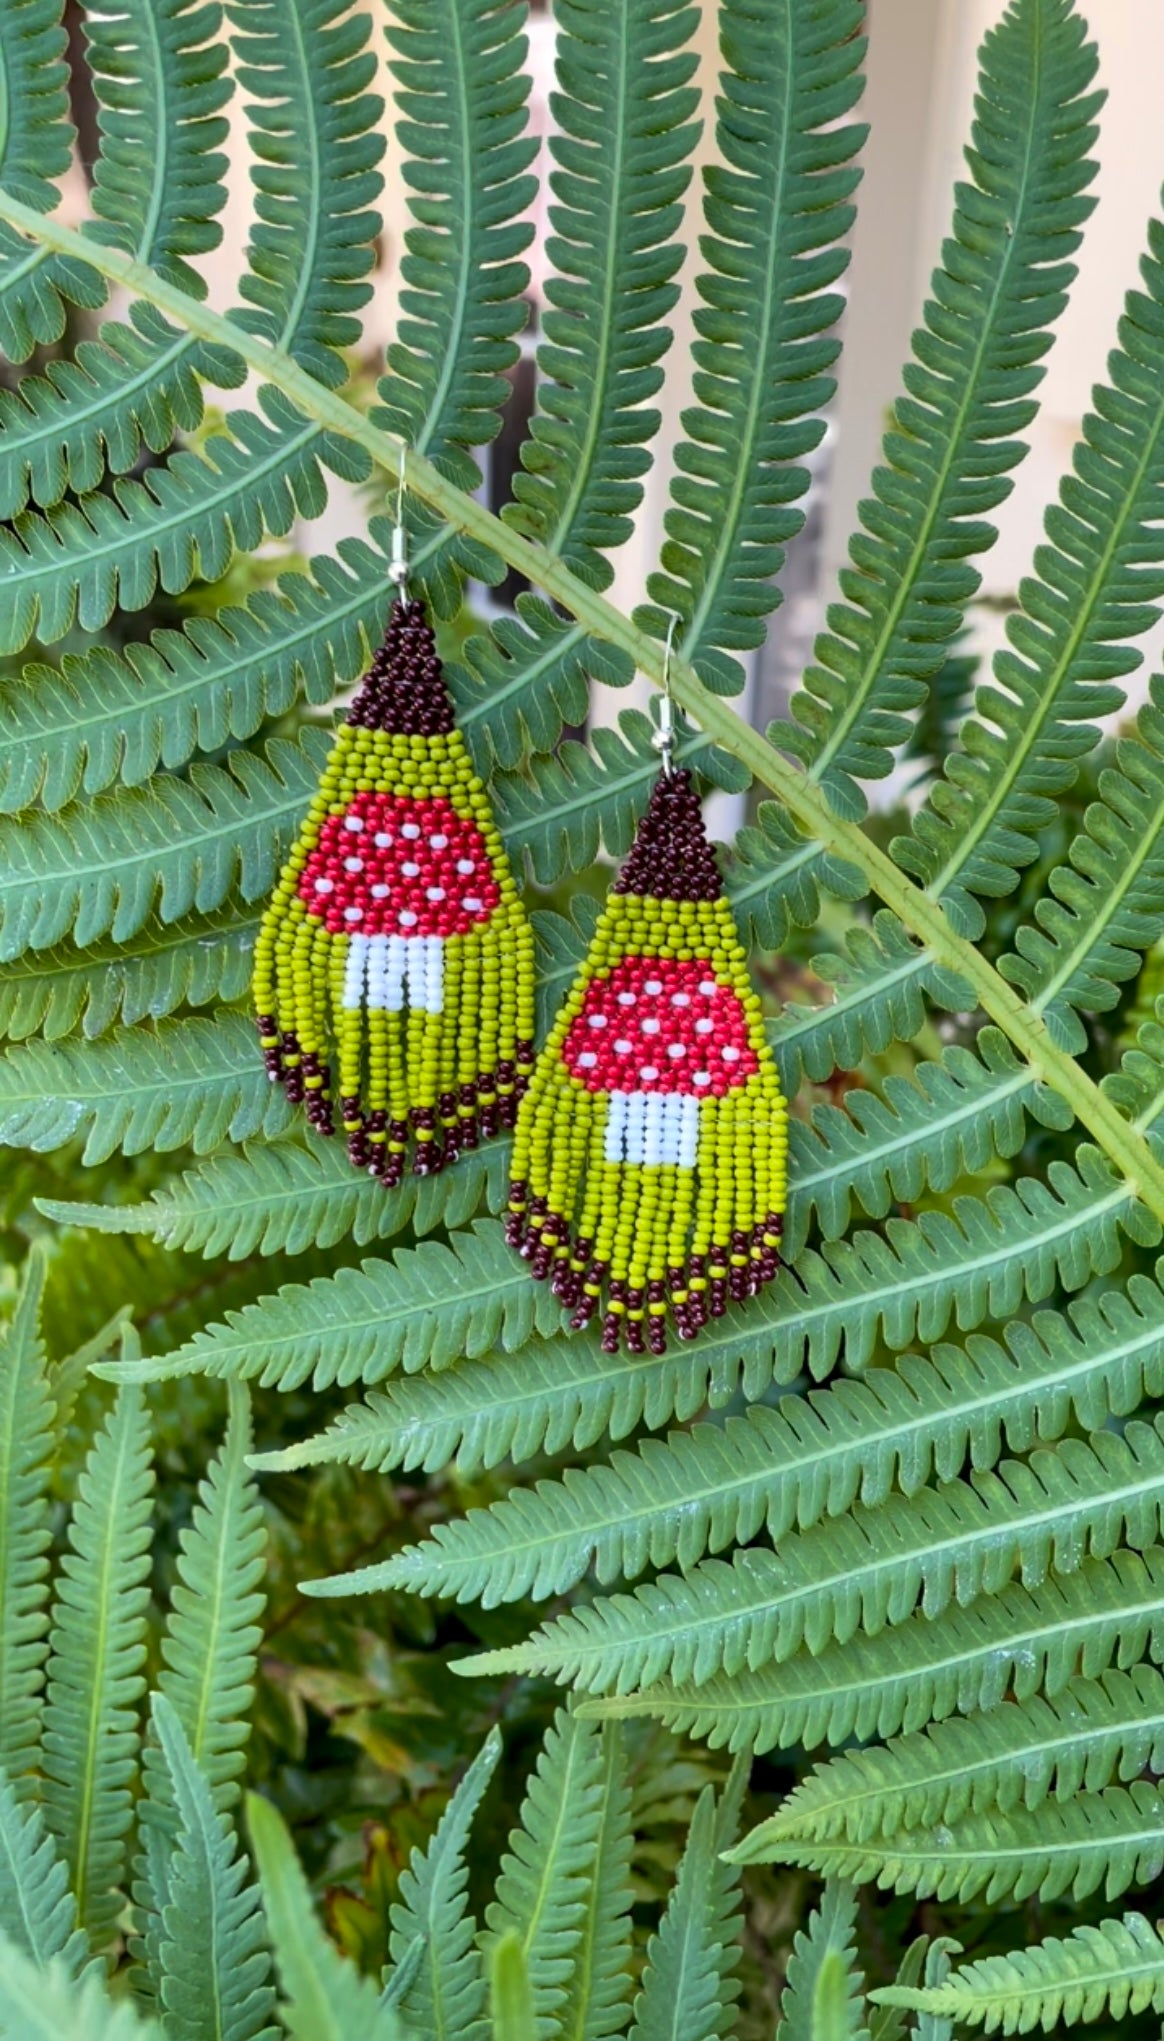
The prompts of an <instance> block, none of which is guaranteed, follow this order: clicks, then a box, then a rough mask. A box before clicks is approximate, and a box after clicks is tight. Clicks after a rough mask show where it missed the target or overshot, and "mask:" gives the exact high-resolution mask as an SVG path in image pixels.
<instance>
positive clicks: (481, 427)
mask: <svg viewBox="0 0 1164 2041" xmlns="http://www.w3.org/2000/svg"><path fill="white" fill-rule="evenodd" d="M523 25H524V16H523V15H522V13H521V12H520V11H519V10H518V9H516V8H507V7H504V6H499V5H498V4H497V0H467V4H456V0H438V4H437V5H435V6H434V5H429V4H425V0H400V4H399V5H398V6H397V7H396V8H395V9H394V11H393V21H392V25H391V27H390V29H389V32H388V34H389V43H390V46H391V49H392V52H393V57H392V63H393V70H394V74H395V82H396V102H397V106H398V108H399V112H400V116H401V121H400V129H399V132H400V136H401V140H402V142H403V145H404V147H405V148H406V149H407V150H408V151H409V153H410V156H411V162H410V167H409V185H410V188H411V190H412V191H413V192H415V193H416V194H417V196H416V197H415V198H414V199H412V200H411V210H412V216H413V223H412V225H411V226H409V227H408V228H407V230H406V232H405V236H404V247H405V255H404V260H403V263H402V277H403V283H404V289H403V290H402V293H401V311H402V315H403V316H402V318H401V320H400V322H399V325H398V328H397V334H396V338H395V340H394V341H393V342H392V344H391V345H390V347H389V349H388V366H389V369H390V371H391V373H390V375H389V376H388V377H387V378H386V379H385V380H384V381H383V382H382V383H381V385H380V398H381V408H380V409H379V410H377V411H375V412H374V413H373V416H374V418H375V420H376V422H377V423H378V424H381V425H384V426H386V427H387V429H388V431H390V432H393V433H396V434H398V435H399V437H400V438H401V439H403V440H404V441H405V442H406V444H407V445H408V446H410V447H414V448H415V449H416V451H417V452H418V453H423V454H427V455H428V456H429V457H430V458H432V459H435V460H437V461H439V462H441V463H442V465H443V464H447V465H448V468H449V471H450V473H452V474H453V475H454V477H455V478H456V479H457V480H458V481H459V482H460V483H461V485H462V486H463V487H466V488H468V489H474V488H476V486H477V484H478V482H479V480H480V475H479V471H478V469H477V465H476V463H475V462H474V461H473V460H472V459H471V457H470V454H469V451H468V450H469V449H470V448H472V447H479V446H484V445H485V444H486V443H487V442H488V441H490V440H492V439H494V438H495V437H496V435H497V432H498V430H499V428H500V411H501V407H502V405H503V404H504V402H505V399H506V395H507V392H508V385H507V383H506V380H505V372H506V370H507V369H508V368H510V367H511V366H512V364H513V362H514V361H515V360H516V358H517V353H518V349H517V346H516V344H515V342H514V339H513V335H514V334H516V333H517V332H519V331H520V329H521V327H522V326H523V325H524V324H525V320H526V316H527V310H526V306H525V303H524V301H523V293H524V292H525V290H526V289H527V287H528V284H529V271H528V269H527V267H526V265H525V263H524V262H522V261H520V260H519V258H520V256H521V254H522V251H523V250H524V249H525V248H526V247H528V245H529V242H530V240H531V238H532V234H533V228H532V227H531V225H530V224H529V222H528V220H526V219H525V218H523V215H524V214H525V213H526V211H527V209H528V207H529V205H530V203H531V201H532V200H533V197H534V195H535V193H536V190H537V184H536V180H535V179H534V178H533V177H531V176H530V175H529V174H528V172H529V166H530V164H531V162H532V161H533V159H534V156H535V155H536V153H537V143H536V140H535V139H534V138H532V137H530V136H528V135H527V134H526V132H525V129H526V120H527V115H526V99H527V96H528V93H529V81H528V78H527V77H526V75H525V73H524V71H523V68H522V66H523V63H524V60H525V56H526V53H527V48H528V45H527V42H526V38H525V37H524V35H523V34H522V33H521V30H522V27H523Z"/></svg>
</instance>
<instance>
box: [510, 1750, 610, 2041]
mask: <svg viewBox="0 0 1164 2041" xmlns="http://www.w3.org/2000/svg"><path fill="white" fill-rule="evenodd" d="M604 1779H605V1765H604V1763H603V1739H602V1735H601V1733H600V1732H599V1731H598V1730H596V1729H595V1728H594V1727H593V1726H592V1725H591V1724H590V1723H586V1722H580V1721H579V1720H578V1718H577V1717H576V1716H575V1715H572V1714H568V1713H567V1712H566V1711H565V1710H564V1709H559V1710H558V1713H557V1714H556V1715H555V1717H554V1720H553V1722H552V1723H551V1725H550V1728H549V1729H548V1730H547V1732H546V1739H545V1744H544V1746H543V1748H542V1750H541V1752H540V1754H539V1757H538V1761H537V1765H536V1767H535V1769H534V1771H533V1772H532V1773H531V1775H530V1779H529V1783H528V1786H527V1788H526V1794H525V1799H524V1801H523V1802H522V1808H521V1816H520V1826H519V1827H518V1828H515V1829H514V1830H513V1831H512V1833H511V1835H510V1838H509V1845H510V1846H509V1850H508V1851H507V1852H506V1854H505V1855H504V1856H503V1857H502V1859H501V1868H500V1870H499V1872H498V1875H497V1884H496V1887H495V1897H494V1898H493V1899H492V1900H491V1902H490V1904H489V1906H488V1907H487V1909H486V1913H485V1921H486V1927H485V1929H484V1930H483V1931H482V1935H481V1946H482V1948H483V1949H484V1951H485V1953H486V1955H488V1954H489V1953H490V1952H491V1951H492V1950H493V1949H494V1948H495V1947H496V1946H497V1944H498V1943H499V1942H500V1941H501V1940H502V1938H503V1937H504V1936H505V1935H506V1934H508V1933H512V1934H515V1935H516V1936H517V1938H518V1941H519V1943H520V1945H521V1951H522V1954H523V1956H524V1957H525V1961H526V1966H527V1969H528V1972H529V1980H530V1991H531V1995H532V1998H533V2004H534V2013H535V2017H536V2021H537V2032H538V2034H539V2036H540V2037H541V2041H550V2037H552V2036H557V2035H559V2034H560V2033H561V2031H562V2030H561V2017H562V2013H563V2011H564V2009H565V2007H566V2006H567V2005H568V2003H569V2000H570V1989H571V1977H572V1972H573V1965H574V1960H575V1958H576V1956H577V1954H578V1952H579V1950H580V1947H581V1945H582V1941H583V1937H584V1934H585V1931H586V1928H587V1926H588V1924H589V1922H590V1919H591V1904H592V1901H591V1894H592V1889H593V1884H594V1879H595V1877H596V1875H597V1866H598V1856H599V1842H600V1837H601V1835H602V1829H603V1808H602V1790H603V1783H604Z"/></svg>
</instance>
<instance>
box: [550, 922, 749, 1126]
mask: <svg viewBox="0 0 1164 2041" xmlns="http://www.w3.org/2000/svg"><path fill="white" fill-rule="evenodd" d="M562 1058H563V1061H564V1062H565V1064H566V1068H567V1069H568V1070H569V1071H570V1073H571V1075H572V1076H574V1077H577V1078H578V1079H579V1081H580V1082H581V1083H582V1084H584V1085H585V1086H586V1089H587V1091H647V1092H651V1091H664V1092H682V1093H684V1094H685V1095H686V1096H688V1097H691V1098H722V1097H723V1095H724V1093H725V1092H728V1091H731V1090H733V1089H735V1088H736V1087H737V1086H738V1085H741V1084H744V1083H745V1082H746V1080H747V1079H748V1078H749V1077H751V1076H752V1075H753V1074H754V1072H755V1071H756V1070H757V1069H758V1067H759V1066H758V1063H757V1060H756V1055H755V1051H754V1050H753V1049H752V1047H751V1044H750V1043H749V1041H748V1023H747V1016H746V1015H745V1013H744V1009H743V1006H742V1005H741V1003H740V999H739V995H738V994H737V993H736V992H735V990H734V989H733V987H732V986H730V985H725V984H724V983H723V982H722V980H720V979H717V978H716V975H715V972H714V970H713V968H712V966H711V964H710V962H709V961H708V960H707V959H706V958H699V957H697V958H695V959H693V960H692V961H690V962H687V963H681V962H679V961H678V960H677V959H675V958H670V957H624V958H623V959H622V961H621V963H618V964H615V965H614V966H613V967H612V969H611V970H610V971H609V972H607V973H606V975H605V976H603V977H595V978H593V979H591V981H590V984H589V985H588V987H587V989H586V998H585V1002H584V1004H583V1007H582V1011H581V1013H580V1014H578V1015H577V1017H576V1019H575V1020H574V1022H573V1024H572V1026H571V1028H570V1032H569V1034H568V1035H567V1036H566V1040H565V1042H564V1044H563V1047H562Z"/></svg>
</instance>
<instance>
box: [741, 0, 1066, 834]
mask: <svg viewBox="0 0 1164 2041" xmlns="http://www.w3.org/2000/svg"><path fill="white" fill-rule="evenodd" d="M1084 34H1085V29H1084V25H1083V22H1082V21H1081V20H1080V18H1079V16H1078V15H1077V14H1075V13H1073V12H1072V10H1071V7H1070V5H1069V0H1013V4H1012V5H1011V6H1010V7H1008V9H1007V12H1006V14H1005V15H1004V16H1003V19H1002V21H1001V22H1000V23H999V25H998V27H997V28H995V29H993V30H991V31H990V32H989V33H988V34H987V36H986V38H985V41H984V42H983V44H982V48H981V52H980V56H979V63H980V70H979V78H978V94H977V97H976V99H975V103H974V111H975V119H974V124H973V127H972V129H971V140H970V147H969V149H968V150H967V166H968V169H969V171H970V178H971V180H972V181H970V182H967V183H963V184H959V185H958V186H957V188H956V193H955V208H954V220H953V227H952V231H951V235H950V238H949V239H948V240H947V241H946V242H945V244H944V246H943V249H942V267H941V268H940V269H937V270H935V272H934V277H933V290H934V296H933V298H932V299H931V300H929V301H928V302H927V304H926V307H925V310H924V313H923V321H924V323H923V325H922V326H921V327H920V328H919V329H918V330H917V332H916V333H915V335H914V340H913V350H914V358H913V360H911V361H910V362H909V363H907V365H906V367H905V370H904V372H903V379H904V382H905V391H906V394H905V395H904V396H902V397H899V398H898V400H897V403H896V405H895V407H894V419H893V424H892V426H891V428H890V431H889V432H888V434H887V435H886V439H885V443H884V448H883V455H884V462H885V465H884V466H881V467H878V468H876V469H875V470H874V473H873V477H872V493H871V496H870V498H869V499H868V500H867V501H866V502H865V503H864V504H863V505H862V507H861V518H862V524H863V525H864V530H863V531H861V532H859V533H857V534H856V536H855V537H854V538H853V540H852V541H851V544H850V561H851V565H850V566H849V567H847V568H846V569H845V570H844V571H843V573H842V576H841V593H842V595H843V597H844V601H843V602H842V603H839V604H837V605H834V607H833V608H832V609H830V612H829V628H828V630H827V631H826V632H825V633H823V634H822V635H821V637H820V638H819V639H818V640H817V643H816V647H815V662H814V664H813V665H811V666H810V667H809V669H808V672H807V674H806V675H805V683H804V691H803V692H802V693H801V694H799V695H797V697H796V698H795V700H794V702H793V707H792V714H793V720H792V722H790V723H789V724H787V725H782V726H781V728H780V742H781V743H782V744H785V745H787V746H789V748H791V749H792V750H794V751H795V752H796V754H797V755H798V756H799V757H800V758H801V759H802V760H803V762H804V764H805V766H806V768H807V770H808V772H809V774H810V776H811V777H812V778H813V779H819V780H820V781H821V782H822V783H823V784H824V785H825V787H826V788H827V789H828V792H829V795H830V798H831V799H832V801H833V802H834V804H836V805H838V806H839V807H840V810H841V812H843V813H848V814H855V813H856V814H859V813H861V812H862V811H863V808H864V796H863V795H862V793H861V792H860V789H859V787H858V786H857V785H856V782H857V781H859V780H861V779H879V778H882V777H883V776H884V775H885V774H886V773H887V772H888V771H889V769H890V766H891V764H892V750H893V747H894V746H897V745H900V744H901V743H902V742H903V740H904V739H905V738H906V737H907V736H908V734H909V724H908V721H907V716H908V714H909V712H910V711H911V710H913V709H915V708H917V706H918V705H919V704H920V702H921V700H922V698H923V696H924V692H925V688H924V683H925V681H926V680H927V678H928V677H929V676H931V675H932V674H934V673H935V672H936V671H937V669H938V668H939V667H940V665H941V664H942V661H943V659H944V658H945V655H946V652H947V649H948V647H949V645H950V643H951V640H952V639H953V638H954V636H955V635H956V633H957V631H958V630H959V628H960V627H961V623H962V619H963V616H964V613H965V607H966V604H967V602H968V601H969V599H970V598H971V596H972V595H973V594H974V592H975V590H976V588H977V587H978V583H979V579H980V577H979V575H978V574H977V572H976V571H975V570H974V569H973V568H972V567H971V566H970V565H969V564H968V561H969V559H970V557H971V556H972V555H973V554H975V553H980V552H982V551H984V550H985V548H986V547H988V546H990V545H991V544H993V541H994V538H995V530H994V527H993V526H992V525H991V524H990V523H989V522H988V521H987V518H986V516H985V514H984V513H987V512H989V511H991V510H993V509H994V508H995V506H996V505H997V504H999V503H1001V502H1002V500H1003V499H1004V497H1005V496H1006V495H1007V494H1008V493H1009V488H1010V484H1009V482H1008V481H1007V480H1006V479H1005V478H1006V476H1007V474H1008V472H1009V471H1010V470H1011V469H1012V468H1014V467H1015V466H1016V464H1017V463H1018V461H1019V460H1021V458H1022V456H1023V453H1024V452H1025V446H1024V444H1023V442H1022V440H1021V439H1020V438H1019V437H1018V435H1019V434H1020V433H1021V432H1022V431H1023V430H1024V428H1025V427H1026V426H1027V425H1029V423H1030V421H1031V419H1032V417H1033V416H1034V413H1035V409H1036V406H1035V404H1034V403H1033V402H1032V394H1033V392H1034V390H1035V389H1036V388H1037V386H1038V384H1039V382H1040V381H1041V379H1042V374H1043V371H1042V369H1041V367H1039V363H1040V361H1041V359H1042V357H1043V356H1044V355H1045V353H1046V351H1047V349H1048V347H1049V346H1050V342H1051V332H1050V329H1051V327H1052V326H1053V325H1054V323H1055V321H1056V320H1057V319H1058V317H1059V316H1060V314H1061V312H1062V311H1063V308H1064V305H1065V304H1066V291H1067V287H1068V286H1069V284H1070V283H1071V281H1072V278H1073V276H1074V274H1075V271H1074V268H1073V266H1072V265H1071V263H1070V261H1069V259H1068V258H1069V257H1070V256H1071V255H1072V254H1073V253H1074V251H1075V249H1076V248H1077V247H1078V245H1079V240H1080V234H1079V229H1080V227H1081V226H1082V224H1083V222H1084V220H1085V219H1086V218H1087V216H1088V213H1089V212H1090V210H1091V201H1090V200H1088V199H1086V198H1084V197H1082V196H1081V194H1082V192H1083V191H1084V190H1085V189H1086V186H1087V185H1088V183H1089V182H1090V180H1091V178H1092V177H1093V176H1094V173H1095V165H1094V163H1093V162H1089V161H1088V160H1087V156H1086V152H1087V150H1088V148H1089V147H1090V146H1091V144H1092V142H1093V141H1094V139H1095V129H1094V127H1093V126H1092V125H1091V122H1092V120H1093V118H1094V115H1095V113H1096V111H1097V110H1098V106H1099V104H1100V100H1099V97H1098V95H1097V94H1094V93H1091V92H1090V91H1089V90H1088V88H1089V86H1090V85H1091V83H1092V80H1093V78H1094V75H1095V67H1096V53H1095V48H1094V45H1092V44H1086V43H1085V42H1084V40H1083V38H1084Z"/></svg>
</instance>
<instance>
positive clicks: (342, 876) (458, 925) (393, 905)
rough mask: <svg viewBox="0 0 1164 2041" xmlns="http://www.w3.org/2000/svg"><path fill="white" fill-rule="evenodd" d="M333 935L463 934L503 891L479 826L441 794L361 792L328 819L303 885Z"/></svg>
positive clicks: (304, 895)
mask: <svg viewBox="0 0 1164 2041" xmlns="http://www.w3.org/2000/svg"><path fill="white" fill-rule="evenodd" d="M299 897H300V899H301V900H303V901H304V902H305V903H306V906H307V910H308V913H309V914H310V915H312V917H313V918H315V919H316V920H320V921H322V922H323V923H324V924H325V926H326V927H327V928H328V930H329V931H330V932H331V934H332V935H402V936H420V935H423V936H450V935H467V934H468V933H469V930H470V929H471V928H476V927H480V925H481V923H482V922H485V921H488V919H489V917H490V915H491V914H492V913H493V912H494V910H495V909H496V907H497V905H498V902H499V901H500V898H501V894H500V891H499V889H498V885H497V881H496V879H495V878H494V876H493V867H492V865H491V863H490V860H489V852H488V850H487V848H486V845H485V840H484V838H483V836H482V834H481V831H480V830H479V829H478V827H477V825H476V823H475V822H472V821H469V820H468V819H467V818H466V817H465V816H463V815H458V813H457V811H456V809H455V808H453V807H452V805H451V804H450V803H449V802H448V801H446V800H445V799H444V798H443V796H442V795H439V794H436V795H431V796H429V795H425V796H411V795H396V794H375V793H362V794H357V795H356V796H355V798H354V800H352V801H350V802H349V803H348V806H347V808H346V809H345V810H344V812H343V814H342V815H329V816H328V818H327V820H326V822H325V823H324V825H323V828H322V829H321V830H320V833H319V842H318V843H317V845H316V847H315V849H314V850H313V851H312V852H311V854H310V856H309V857H308V860H307V863H306V865H305V866H304V868H303V873H302V876H301V878H300V881H299Z"/></svg>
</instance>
